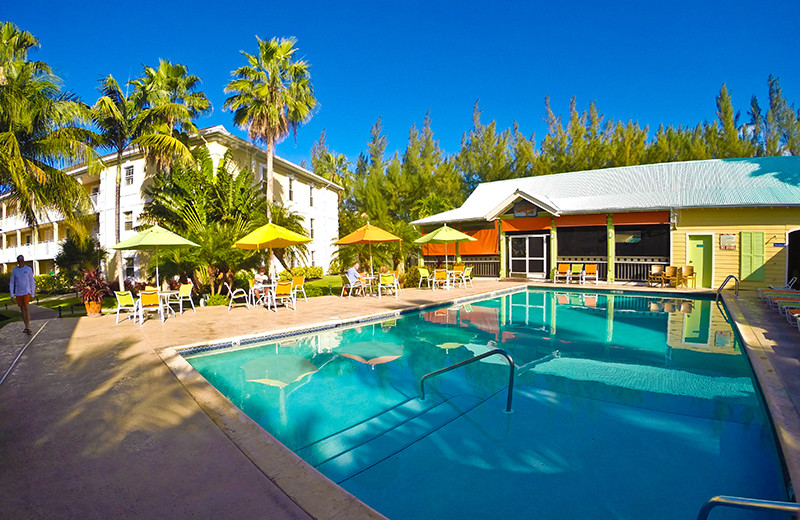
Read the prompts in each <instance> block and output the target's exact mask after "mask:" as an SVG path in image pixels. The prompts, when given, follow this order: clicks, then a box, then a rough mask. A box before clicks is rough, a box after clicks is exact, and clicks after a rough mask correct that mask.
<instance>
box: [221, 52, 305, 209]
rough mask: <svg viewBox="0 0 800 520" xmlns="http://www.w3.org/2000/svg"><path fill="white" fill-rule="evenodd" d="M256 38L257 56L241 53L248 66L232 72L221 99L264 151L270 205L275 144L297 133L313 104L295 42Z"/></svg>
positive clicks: (239, 125)
mask: <svg viewBox="0 0 800 520" xmlns="http://www.w3.org/2000/svg"><path fill="white" fill-rule="evenodd" d="M256 39H257V40H258V54H257V55H251V54H248V53H246V52H244V51H242V54H243V55H244V56H245V58H246V59H247V65H245V66H243V67H239V68H238V69H236V70H234V71H233V72H232V73H231V74H232V75H233V77H234V79H233V80H231V82H230V83H228V84H227V85H226V86H225V93H232V94H233V95H232V96H231V97H229V98H228V99H226V100H225V108H226V109H230V110H233V122H234V124H235V125H236V126H238V127H239V128H243V129H247V133H248V135H249V136H250V139H252V140H253V141H254V142H262V143H263V144H264V145H266V147H267V179H266V195H267V200H268V201H269V202H270V203H272V202H274V201H273V182H274V179H273V169H272V161H273V156H274V154H275V145H276V144H277V143H279V142H280V141H282V140H283V139H284V138H285V137H286V136H287V135H289V132H294V133H295V134H296V133H297V128H298V127H299V126H300V125H302V124H303V123H305V122H306V121H308V120H309V119H310V118H311V116H312V115H313V111H314V108H315V107H316V105H317V100H316V99H315V98H314V89H313V87H312V86H311V78H310V75H309V67H310V66H309V65H308V63H306V62H305V61H303V60H297V61H295V60H294V55H295V53H296V52H297V48H296V47H295V46H294V45H295V43H296V40H295V39H294V38H288V39H287V38H280V39H279V38H273V39H271V40H269V41H267V40H262V39H261V38H259V37H256Z"/></svg>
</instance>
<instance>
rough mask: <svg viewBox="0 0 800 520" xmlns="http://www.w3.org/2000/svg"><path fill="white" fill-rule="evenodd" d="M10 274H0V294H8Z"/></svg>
mask: <svg viewBox="0 0 800 520" xmlns="http://www.w3.org/2000/svg"><path fill="white" fill-rule="evenodd" d="M10 284H11V273H0V292H9V285H10Z"/></svg>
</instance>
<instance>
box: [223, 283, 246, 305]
mask: <svg viewBox="0 0 800 520" xmlns="http://www.w3.org/2000/svg"><path fill="white" fill-rule="evenodd" d="M225 287H226V288H227V289H228V297H229V298H230V299H231V301H230V302H228V312H230V311H231V307H232V306H233V300H235V299H237V298H241V299H243V300H244V304H245V305H246V306H247V308H248V309H249V308H250V295H249V294H247V291H245V290H244V289H236V290H233V289H231V286H230V284H228V282H225Z"/></svg>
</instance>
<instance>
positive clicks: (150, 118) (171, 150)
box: [93, 76, 193, 286]
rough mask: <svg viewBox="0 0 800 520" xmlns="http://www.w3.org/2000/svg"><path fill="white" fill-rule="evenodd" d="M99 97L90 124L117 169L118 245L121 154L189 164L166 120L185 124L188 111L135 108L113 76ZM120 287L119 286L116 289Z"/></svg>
mask: <svg viewBox="0 0 800 520" xmlns="http://www.w3.org/2000/svg"><path fill="white" fill-rule="evenodd" d="M100 92H101V94H102V96H101V97H100V99H98V100H97V102H96V103H95V105H94V107H93V110H94V122H95V125H96V126H97V128H98V129H99V130H100V135H101V138H102V144H103V145H105V146H108V147H110V148H111V149H112V150H113V152H115V153H116V157H115V159H114V165H115V166H116V169H117V175H116V188H115V190H116V191H115V194H114V239H115V240H116V242H119V241H120V212H121V207H120V187H121V184H122V154H123V152H124V151H125V149H126V148H128V147H129V146H134V147H138V148H140V149H142V150H143V151H144V153H145V159H146V161H147V162H148V163H150V164H153V163H154V164H155V165H156V166H157V167H159V166H162V165H164V164H167V163H169V162H171V161H172V159H173V158H178V159H179V160H180V161H182V162H186V163H189V162H191V161H192V160H193V158H192V154H191V153H190V152H189V148H188V147H187V146H186V144H184V143H183V142H182V141H181V140H180V139H178V138H176V137H173V136H172V135H171V134H170V132H169V127H168V123H167V121H169V118H170V117H175V118H176V119H177V120H180V121H185V120H189V114H188V109H187V108H186V107H185V106H183V105H181V104H179V103H163V104H161V105H159V106H156V107H149V108H148V107H144V108H142V107H137V105H136V103H135V100H134V97H135V96H128V95H127V93H123V92H122V89H121V88H120V86H119V83H117V80H115V79H114V77H113V76H108V77H107V78H105V79H104V80H102V83H101V85H100ZM116 261H117V279H118V280H119V282H120V284H122V280H123V278H124V275H123V270H122V252H121V251H117V253H116ZM120 286H121V285H120Z"/></svg>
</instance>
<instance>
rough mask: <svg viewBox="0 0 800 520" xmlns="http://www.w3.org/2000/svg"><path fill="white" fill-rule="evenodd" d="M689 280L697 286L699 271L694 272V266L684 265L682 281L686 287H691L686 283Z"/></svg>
mask: <svg viewBox="0 0 800 520" xmlns="http://www.w3.org/2000/svg"><path fill="white" fill-rule="evenodd" d="M687 280H691V281H692V287H697V273H695V272H694V266H691V265H684V266H683V267H681V283H682V284H683V285H684V286H685V287H689V286H688V285H687V284H686V281H687Z"/></svg>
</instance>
